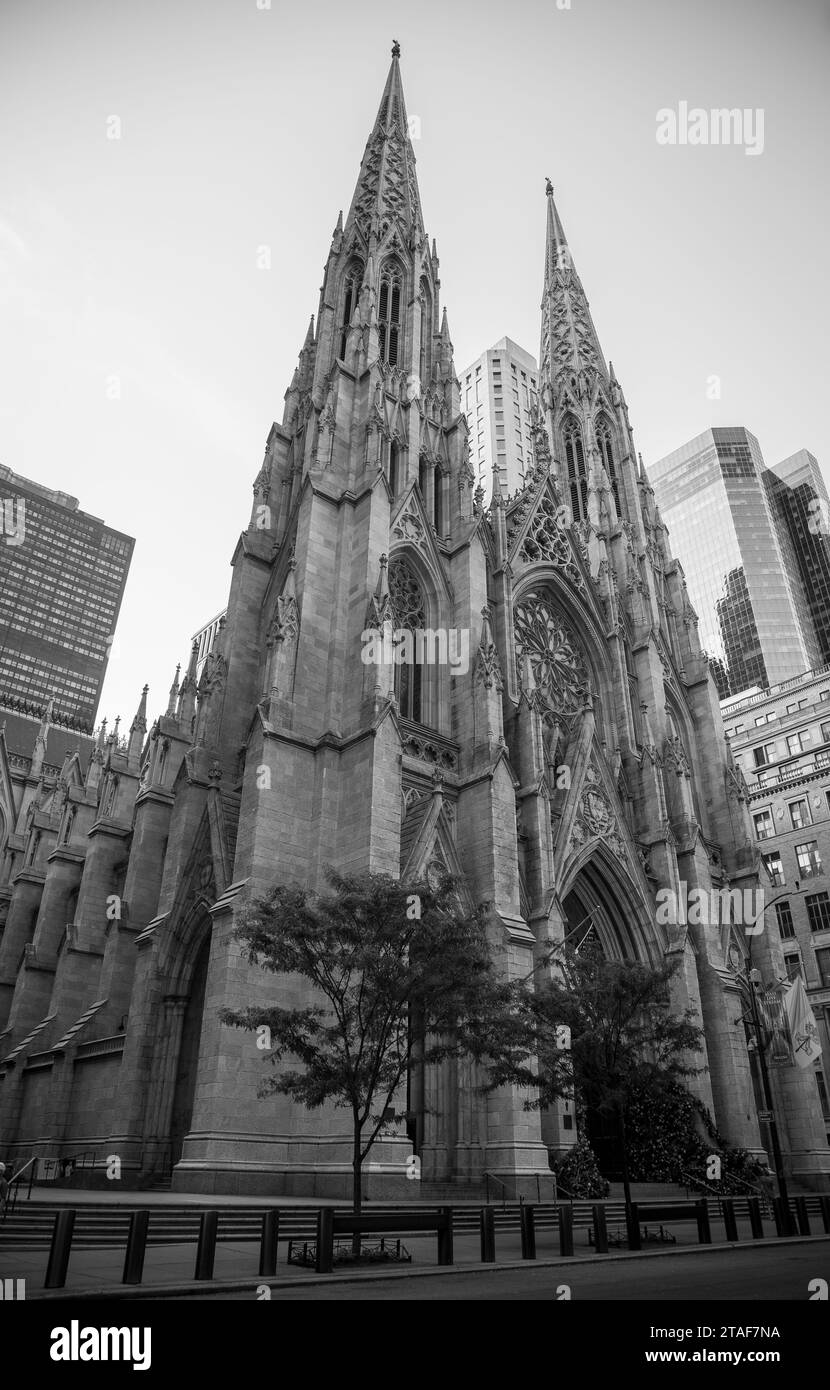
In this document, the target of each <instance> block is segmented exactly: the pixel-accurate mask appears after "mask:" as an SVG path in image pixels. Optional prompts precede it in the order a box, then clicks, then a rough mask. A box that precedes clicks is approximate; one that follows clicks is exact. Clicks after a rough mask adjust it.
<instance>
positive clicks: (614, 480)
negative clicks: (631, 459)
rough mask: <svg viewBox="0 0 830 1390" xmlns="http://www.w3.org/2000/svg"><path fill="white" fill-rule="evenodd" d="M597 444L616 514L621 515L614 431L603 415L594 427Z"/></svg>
mask: <svg viewBox="0 0 830 1390" xmlns="http://www.w3.org/2000/svg"><path fill="white" fill-rule="evenodd" d="M596 436H597V444H598V445H599V452H600V455H601V457H602V462H603V464H604V465H605V471H606V473H607V474H608V481H609V483H610V484H611V491H612V492H613V494H614V501H615V503H616V505H617V515H618V516H622V510H621V508H620V484H619V479H618V477H617V464H616V460H615V458H614V432H613V430H612V429H611V426H610V424H609V423H608V421H607V420H606V419H605V418H604V417H602V416H601V417H600V419H599V420H598V421H597V427H596Z"/></svg>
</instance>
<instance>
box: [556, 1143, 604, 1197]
mask: <svg viewBox="0 0 830 1390" xmlns="http://www.w3.org/2000/svg"><path fill="white" fill-rule="evenodd" d="M555 1171H556V1180H557V1182H558V1183H561V1185H562V1187H563V1188H564V1190H565V1192H566V1193H567V1194H568V1195H570V1196H571V1197H595V1198H598V1197H607V1196H608V1182H607V1181H606V1179H605V1178H604V1177H603V1176H602V1173H601V1172H600V1171H599V1166H598V1164H597V1157H596V1154H595V1153H594V1151H593V1149H592V1148H591V1145H590V1144H589V1143H588V1140H587V1139H585V1138H579V1139H577V1141H576V1143H575V1144H574V1146H573V1148H572V1149H571V1150H570V1152H569V1153H568V1154H566V1155H565V1157H564V1158H562V1159H560V1160H559V1162H558V1163H557V1164H556V1168H555Z"/></svg>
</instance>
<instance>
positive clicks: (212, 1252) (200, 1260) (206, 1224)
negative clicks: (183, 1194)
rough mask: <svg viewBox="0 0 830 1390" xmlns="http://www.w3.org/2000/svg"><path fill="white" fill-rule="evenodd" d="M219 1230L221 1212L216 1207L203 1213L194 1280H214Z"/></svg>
mask: <svg viewBox="0 0 830 1390" xmlns="http://www.w3.org/2000/svg"><path fill="white" fill-rule="evenodd" d="M218 1229H219V1212H218V1210H217V1209H216V1207H213V1208H212V1209H211V1210H210V1211H203V1212H202V1217H201V1220H200V1222H199V1244H198V1245H197V1246H196V1269H195V1272H194V1275H193V1278H194V1279H212V1278H213V1261H214V1259H215V1258H216V1233H217V1231H218Z"/></svg>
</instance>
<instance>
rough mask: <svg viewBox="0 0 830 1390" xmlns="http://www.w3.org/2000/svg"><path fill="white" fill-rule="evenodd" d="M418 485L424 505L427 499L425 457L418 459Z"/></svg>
mask: <svg viewBox="0 0 830 1390" xmlns="http://www.w3.org/2000/svg"><path fill="white" fill-rule="evenodd" d="M418 487H419V488H420V489H421V497H422V499H423V502H424V506H426V500H427V461H426V459H425V458H419V460H418Z"/></svg>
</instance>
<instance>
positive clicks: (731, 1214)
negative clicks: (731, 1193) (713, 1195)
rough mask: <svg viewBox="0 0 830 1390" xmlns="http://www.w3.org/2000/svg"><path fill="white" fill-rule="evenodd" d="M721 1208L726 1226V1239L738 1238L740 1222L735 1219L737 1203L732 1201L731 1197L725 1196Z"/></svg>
mask: <svg viewBox="0 0 830 1390" xmlns="http://www.w3.org/2000/svg"><path fill="white" fill-rule="evenodd" d="M721 1210H722V1211H723V1224H724V1226H725V1227H726V1239H727V1240H737V1239H738V1223H737V1221H736V1219H735V1203H734V1202H733V1201H732V1199H731V1197H725V1198H724V1199H723V1201H722V1202H721Z"/></svg>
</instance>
